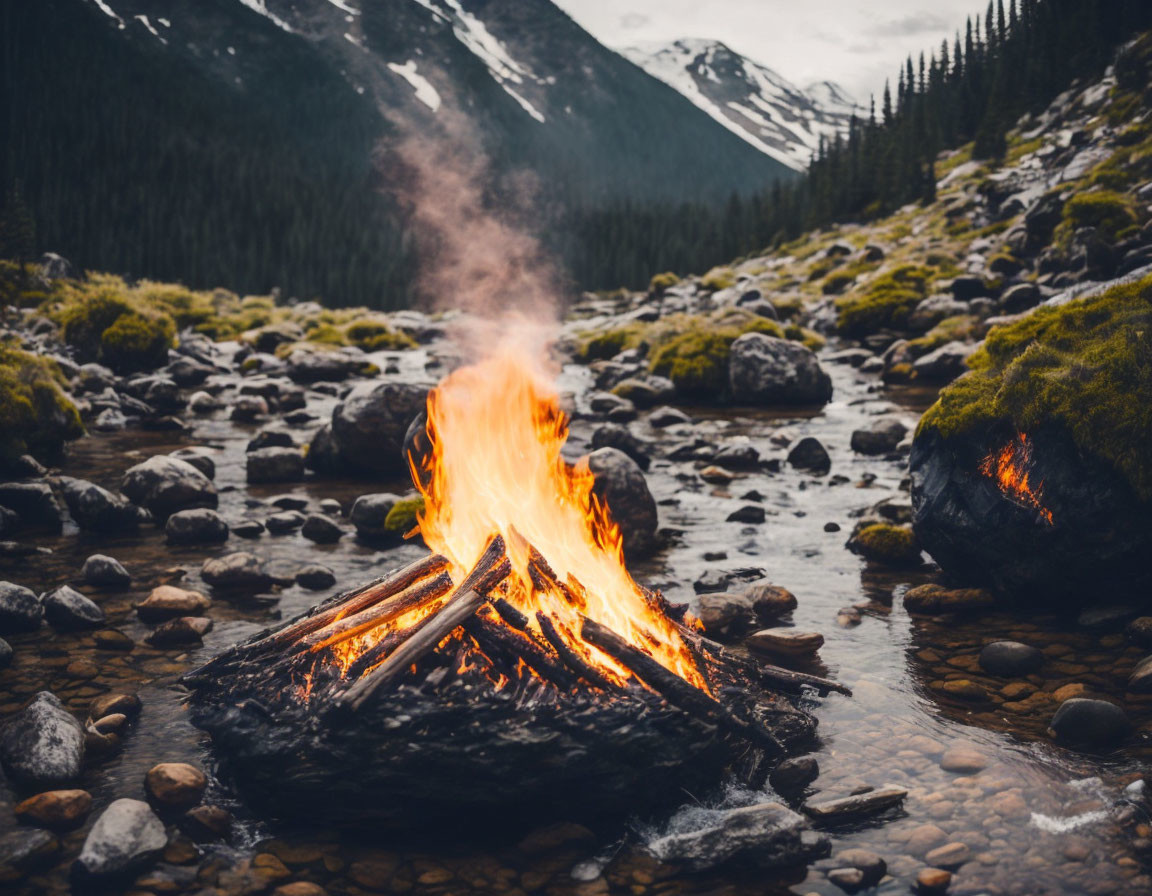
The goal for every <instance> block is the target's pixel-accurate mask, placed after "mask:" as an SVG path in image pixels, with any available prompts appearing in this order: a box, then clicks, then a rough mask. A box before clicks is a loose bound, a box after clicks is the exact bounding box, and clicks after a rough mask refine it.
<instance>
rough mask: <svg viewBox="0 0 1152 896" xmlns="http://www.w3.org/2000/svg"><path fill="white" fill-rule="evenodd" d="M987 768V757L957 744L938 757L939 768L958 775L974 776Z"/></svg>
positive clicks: (973, 749)
mask: <svg viewBox="0 0 1152 896" xmlns="http://www.w3.org/2000/svg"><path fill="white" fill-rule="evenodd" d="M987 767H988V757H987V756H985V755H984V754H983V753H981V752H980V751H979V750H977V749H975V748H974V747H970V746H967V745H965V744H957V745H956V746H953V747H949V748H948V749H947V750H945V751H944V755H943V756H942V757H940V768H942V769H944V771H946V772H955V773H956V774H959V775H974V774H976V773H977V772H981V771H983V770H984V769H986V768H987Z"/></svg>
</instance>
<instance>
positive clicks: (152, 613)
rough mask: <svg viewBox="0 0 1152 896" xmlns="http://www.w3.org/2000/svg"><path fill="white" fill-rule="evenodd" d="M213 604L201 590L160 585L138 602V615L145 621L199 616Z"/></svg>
mask: <svg viewBox="0 0 1152 896" xmlns="http://www.w3.org/2000/svg"><path fill="white" fill-rule="evenodd" d="M210 606H212V601H211V599H210V598H208V597H205V596H204V595H203V594H201V593H200V592H199V591H189V590H188V589H186V588H177V587H176V586H175V585H159V586H158V587H156V588H153V589H152V591H151V593H149V595H148V597H147V598H146V599H145V600H143V601H141V602H140V603H138V604H136V615H137V616H139V617H140V619H141V620H142V621H144V622H149V623H154V622H164V621H166V620H169V619H175V618H176V617H178V616H197V615H200V614H202V613H203V612H204V611H205V610H207V609H208V608H209V607H210Z"/></svg>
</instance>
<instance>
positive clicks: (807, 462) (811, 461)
mask: <svg viewBox="0 0 1152 896" xmlns="http://www.w3.org/2000/svg"><path fill="white" fill-rule="evenodd" d="M788 463H790V464H791V465H792V466H794V467H796V469H798V470H807V471H808V472H810V473H827V472H828V471H829V470H830V469H832V458H831V457H829V456H828V451H827V450H826V449H825V448H824V446H823V445H822V444H820V440H819V439H817V438H814V437H813V436H805V437H804V438H802V439H801V440H800V441H799V442H797V443H796V444H795V445H794V446H793V447H792V450H791V451H789V452H788Z"/></svg>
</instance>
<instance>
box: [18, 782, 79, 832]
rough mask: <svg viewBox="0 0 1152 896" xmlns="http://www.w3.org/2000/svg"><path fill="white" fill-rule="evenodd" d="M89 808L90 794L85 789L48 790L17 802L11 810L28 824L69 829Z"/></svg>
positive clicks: (77, 822) (53, 828)
mask: <svg viewBox="0 0 1152 896" xmlns="http://www.w3.org/2000/svg"><path fill="white" fill-rule="evenodd" d="M91 809H92V795H91V794H90V793H88V791H86V790H49V791H45V792H44V793H38V794H36V796H32V797H29V798H28V799H26V800H24V801H23V802H20V803H17V804H16V806H15V808H14V809H13V812H14V813H15V815H16V817H17V818H19V819H20V820H21V821H24V822H26V823H28V824H34V825H39V826H40V827H45V828H50V829H52V830H69V829H71V828H74V827H76V826H77V825H79V824H80V822H81V821H83V820H84V819H85V818H86V817H87V815H88V813H89V811H91Z"/></svg>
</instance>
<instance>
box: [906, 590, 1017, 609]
mask: <svg viewBox="0 0 1152 896" xmlns="http://www.w3.org/2000/svg"><path fill="white" fill-rule="evenodd" d="M995 605H996V600H995V598H994V597H993V596H992V594H991V593H990V592H988V591H985V590H984V589H982V588H953V589H949V588H943V587H941V586H940V585H918V586H916V587H915V588H910V589H909V590H908V591H906V592H905V593H904V609H905V610H907V611H908V612H909V613H920V614H923V615H936V614H939V613H961V612H972V611H975V610H987V609H990V608H992V607H994V606H995Z"/></svg>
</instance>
